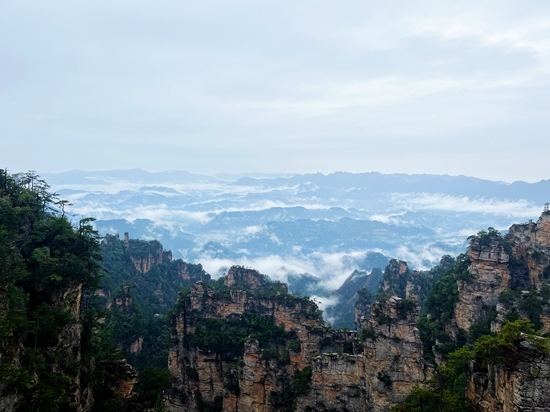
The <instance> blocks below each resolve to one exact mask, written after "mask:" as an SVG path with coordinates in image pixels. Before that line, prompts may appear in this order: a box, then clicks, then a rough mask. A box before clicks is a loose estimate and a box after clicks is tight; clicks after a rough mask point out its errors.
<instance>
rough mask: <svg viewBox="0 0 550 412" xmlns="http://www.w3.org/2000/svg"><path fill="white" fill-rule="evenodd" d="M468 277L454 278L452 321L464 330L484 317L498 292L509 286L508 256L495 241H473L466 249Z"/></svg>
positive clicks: (502, 246)
mask: <svg viewBox="0 0 550 412" xmlns="http://www.w3.org/2000/svg"><path fill="white" fill-rule="evenodd" d="M467 254H468V257H469V259H470V267H469V268H468V271H469V273H470V279H468V280H462V279H458V280H457V283H458V299H459V300H458V302H457V304H456V306H455V321H456V325H457V326H458V327H459V328H460V329H464V330H466V331H467V330H468V329H469V328H470V327H471V326H472V325H474V324H475V323H477V322H479V321H480V320H482V319H483V318H484V317H485V316H487V311H488V309H489V308H491V307H494V306H495V305H496V304H497V303H498V299H499V296H500V294H501V293H502V292H504V291H507V290H509V289H510V280H511V277H510V269H509V264H508V263H509V260H510V257H509V255H508V254H507V253H506V251H505V248H504V245H503V244H502V242H499V241H498V240H491V241H490V242H488V243H486V244H483V243H482V242H481V241H479V240H476V239H475V240H473V241H472V243H471V245H470V247H469V248H468V252H467Z"/></svg>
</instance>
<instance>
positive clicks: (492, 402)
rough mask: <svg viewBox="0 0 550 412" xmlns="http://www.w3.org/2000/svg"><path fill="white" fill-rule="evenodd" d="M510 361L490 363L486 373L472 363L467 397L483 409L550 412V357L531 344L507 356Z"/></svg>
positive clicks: (487, 410)
mask: <svg viewBox="0 0 550 412" xmlns="http://www.w3.org/2000/svg"><path fill="white" fill-rule="evenodd" d="M506 359H507V361H508V362H507V364H505V365H489V368H488V372H487V373H480V372H475V371H474V370H475V364H474V363H472V364H471V369H472V371H471V373H470V376H469V380H468V386H467V392H466V396H467V398H468V399H469V400H470V402H471V403H472V405H475V407H476V411H480V412H501V411H505V412H519V411H533V412H535V411H541V412H542V411H547V410H548V409H549V407H550V406H549V405H550V356H548V355H547V354H544V353H541V352H540V351H539V350H537V349H536V348H535V347H533V345H531V344H530V343H528V342H526V341H523V342H521V343H520V348H519V351H518V352H514V353H509V354H508V355H507V356H506Z"/></svg>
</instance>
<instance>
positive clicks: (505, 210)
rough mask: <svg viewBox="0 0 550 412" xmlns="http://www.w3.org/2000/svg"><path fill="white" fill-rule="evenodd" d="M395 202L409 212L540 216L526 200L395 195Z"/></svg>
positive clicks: (426, 194)
mask: <svg viewBox="0 0 550 412" xmlns="http://www.w3.org/2000/svg"><path fill="white" fill-rule="evenodd" d="M392 198H393V200H394V201H395V202H398V203H399V204H400V206H402V207H405V208H408V209H410V210H423V209H425V210H442V211H446V212H476V213H488V214H494V215H504V216H510V217H518V218H529V217H531V218H532V217H533V216H538V215H539V214H540V206H537V205H534V204H533V203H531V202H528V201H526V200H523V199H520V200H498V199H485V198H481V199H479V198H478V199H470V198H468V197H466V196H463V197H457V196H450V195H442V194H430V193H395V194H393V195H392Z"/></svg>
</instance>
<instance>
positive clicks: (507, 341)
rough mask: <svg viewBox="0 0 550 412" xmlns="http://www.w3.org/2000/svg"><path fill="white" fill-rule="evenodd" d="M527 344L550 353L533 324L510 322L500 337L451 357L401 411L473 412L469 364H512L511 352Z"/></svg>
mask: <svg viewBox="0 0 550 412" xmlns="http://www.w3.org/2000/svg"><path fill="white" fill-rule="evenodd" d="M523 340H525V341H527V342H529V343H531V344H532V345H534V346H535V347H536V348H538V349H539V350H540V351H542V352H544V353H550V339H548V338H543V337H540V336H538V335H537V334H536V333H535V329H534V328H533V325H532V323H531V322H529V321H528V320H525V319H519V320H517V321H515V322H508V323H506V324H505V325H504V326H503V327H502V330H501V331H500V332H499V333H498V334H496V335H483V336H481V337H480V338H479V339H477V340H476V342H475V343H474V344H473V345H465V346H463V347H461V348H460V349H457V350H455V351H453V352H451V353H449V354H448V355H447V364H446V365H441V366H439V367H438V368H437V370H436V373H435V376H434V378H433V379H432V380H431V381H430V382H429V383H428V386H427V387H425V388H418V387H417V388H414V389H413V390H412V391H411V393H410V394H409V396H408V397H407V398H406V399H405V402H403V403H402V404H401V405H398V406H396V407H394V408H392V412H401V411H403V412H404V411H423V410H424V411H432V410H434V411H435V410H438V411H439V410H441V411H448V412H451V411H464V412H466V411H473V410H474V409H473V407H472V406H471V405H469V404H467V403H466V401H465V393H466V383H467V372H468V365H469V362H470V361H472V360H474V361H475V366H476V369H477V370H478V371H486V370H487V367H488V365H497V364H504V363H506V362H510V360H511V359H514V358H517V356H516V357H514V356H510V352H517V351H519V350H520V349H519V343H520V342H521V341H523Z"/></svg>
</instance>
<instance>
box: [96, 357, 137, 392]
mask: <svg viewBox="0 0 550 412" xmlns="http://www.w3.org/2000/svg"><path fill="white" fill-rule="evenodd" d="M99 368H100V369H101V370H102V371H103V375H104V378H105V381H104V386H105V387H106V389H107V390H109V391H111V392H112V393H114V394H116V395H119V396H121V397H122V398H129V397H130V396H131V395H132V390H133V389H134V385H135V384H136V383H137V381H138V373H137V371H136V370H135V369H134V367H133V366H132V365H130V364H129V363H128V362H126V361H125V360H119V361H103V362H101V363H100V364H99Z"/></svg>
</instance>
